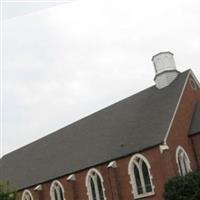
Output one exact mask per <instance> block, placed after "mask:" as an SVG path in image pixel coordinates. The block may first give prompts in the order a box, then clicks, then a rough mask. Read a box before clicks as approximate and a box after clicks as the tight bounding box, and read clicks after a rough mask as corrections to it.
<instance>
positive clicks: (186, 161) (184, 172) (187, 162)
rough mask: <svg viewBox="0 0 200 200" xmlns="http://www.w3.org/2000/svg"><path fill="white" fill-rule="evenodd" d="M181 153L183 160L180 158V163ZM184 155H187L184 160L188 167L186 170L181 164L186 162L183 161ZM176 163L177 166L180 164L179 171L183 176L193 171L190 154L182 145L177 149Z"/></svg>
mask: <svg viewBox="0 0 200 200" xmlns="http://www.w3.org/2000/svg"><path fill="white" fill-rule="evenodd" d="M180 154H181V155H180ZM179 155H180V156H181V159H182V160H180V163H179ZM183 156H185V158H186V160H184V162H185V164H186V167H187V169H186V171H182V170H181V169H184V168H185V167H182V166H180V165H183V164H184V163H183V159H184V157H183ZM176 163H177V166H178V172H179V174H180V175H181V176H185V175H186V174H187V173H189V172H191V171H192V169H191V166H190V159H189V157H188V154H187V153H186V151H185V149H184V148H183V147H181V146H178V147H177V149H176Z"/></svg>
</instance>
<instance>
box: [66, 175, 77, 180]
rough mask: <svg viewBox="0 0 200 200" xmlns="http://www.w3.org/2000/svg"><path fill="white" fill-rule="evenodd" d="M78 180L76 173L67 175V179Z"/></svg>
mask: <svg viewBox="0 0 200 200" xmlns="http://www.w3.org/2000/svg"><path fill="white" fill-rule="evenodd" d="M75 180H76V176H75V174H71V175H69V176H68V177H67V181H75Z"/></svg>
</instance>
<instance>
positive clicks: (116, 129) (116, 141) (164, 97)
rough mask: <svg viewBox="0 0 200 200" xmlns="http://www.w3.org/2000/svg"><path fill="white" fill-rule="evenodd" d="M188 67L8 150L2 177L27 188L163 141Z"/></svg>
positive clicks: (2, 160)
mask: <svg viewBox="0 0 200 200" xmlns="http://www.w3.org/2000/svg"><path fill="white" fill-rule="evenodd" d="M188 73H189V71H186V72H184V73H181V74H180V75H179V76H178V78H177V79H176V80H175V81H174V82H173V83H172V84H171V85H170V86H168V87H166V88H163V89H161V90H159V89H157V88H156V87H155V86H152V87H150V88H148V89H146V90H143V91H141V92H139V93H137V94H135V95H133V96H130V97H128V98H126V99H124V100H122V101H120V102H118V103H115V104H113V105H111V106H109V107H107V108H105V109H103V110H101V111H98V112H96V113H94V114H92V115H90V116H88V117H85V118H84V119H81V120H79V121H77V122H75V123H73V124H71V125H69V126H67V127H65V128H62V129H60V130H58V131H56V132H54V133H52V134H50V135H48V136H46V137H44V138H42V139H40V140H37V141H35V142H33V143H31V144H29V145H27V146H25V147H23V148H20V149H18V150H16V151H14V152H12V153H10V154H7V155H6V156H4V157H3V158H2V159H1V162H0V169H1V174H0V180H2V179H10V180H11V181H12V182H14V183H15V184H16V185H17V186H18V188H19V189H23V188H26V187H29V186H33V185H36V184H38V183H42V182H45V181H48V180H51V179H55V178H57V177H60V176H63V175H67V174H70V173H73V172H76V171H79V170H82V169H86V168H89V167H91V166H95V165H98V164H100V163H104V162H107V161H110V160H113V159H116V158H120V157H123V156H126V155H129V154H132V153H135V152H139V151H142V150H144V149H147V148H150V147H153V146H156V145H158V144H160V143H162V142H163V140H164V137H165V134H166V132H167V129H168V127H169V124H170V120H171V119H172V116H173V113H174V111H175V107H176V105H177V102H178V99H179V97H180V94H181V91H182V88H183V85H184V82H185V80H186V77H187V74H188ZM27 133H28V130H27Z"/></svg>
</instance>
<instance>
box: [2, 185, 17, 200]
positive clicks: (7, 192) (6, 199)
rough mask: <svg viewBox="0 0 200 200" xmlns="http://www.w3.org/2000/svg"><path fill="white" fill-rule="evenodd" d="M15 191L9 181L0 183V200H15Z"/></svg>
mask: <svg viewBox="0 0 200 200" xmlns="http://www.w3.org/2000/svg"><path fill="white" fill-rule="evenodd" d="M15 199H16V189H15V188H14V187H13V186H12V185H11V184H10V182H9V181H6V182H0V200H15Z"/></svg>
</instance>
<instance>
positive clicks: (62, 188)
mask: <svg viewBox="0 0 200 200" xmlns="http://www.w3.org/2000/svg"><path fill="white" fill-rule="evenodd" d="M55 184H57V185H59V187H60V188H61V190H62V194H63V198H64V200H65V190H64V187H63V186H62V184H61V182H60V181H58V180H55V181H53V182H52V183H51V187H50V197H51V200H55V198H54V196H53V189H54V187H55ZM59 200H60V199H59Z"/></svg>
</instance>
